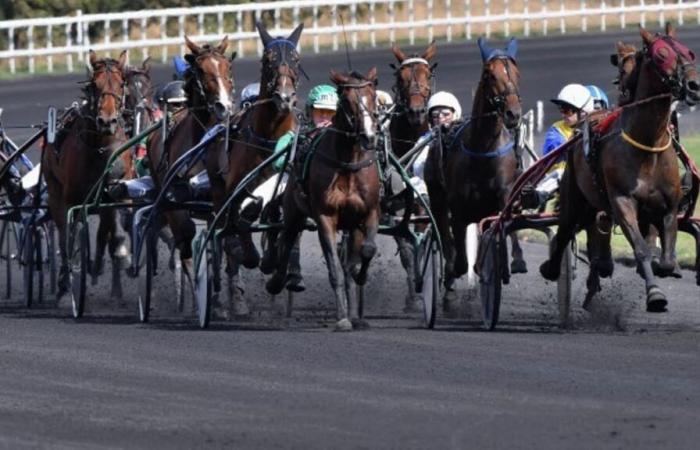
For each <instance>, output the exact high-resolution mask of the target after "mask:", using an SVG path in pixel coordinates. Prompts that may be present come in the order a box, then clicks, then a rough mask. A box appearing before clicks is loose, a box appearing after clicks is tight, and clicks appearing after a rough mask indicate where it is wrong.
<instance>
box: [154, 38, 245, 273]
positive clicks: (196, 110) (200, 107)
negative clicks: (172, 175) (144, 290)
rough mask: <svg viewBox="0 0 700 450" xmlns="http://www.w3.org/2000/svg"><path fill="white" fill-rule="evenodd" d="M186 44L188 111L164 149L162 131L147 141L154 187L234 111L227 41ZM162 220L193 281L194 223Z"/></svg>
mask: <svg viewBox="0 0 700 450" xmlns="http://www.w3.org/2000/svg"><path fill="white" fill-rule="evenodd" d="M185 44H186V45H187V48H188V49H189V50H190V53H188V54H187V55H185V59H186V60H187V62H188V63H189V65H190V68H189V70H188V71H187V73H186V74H185V88H184V89H185V92H186V94H187V108H186V109H184V110H182V111H180V112H179V113H177V114H176V115H175V117H174V119H173V122H174V123H172V124H171V125H172V126H171V127H170V129H169V130H168V134H167V136H166V138H165V145H163V144H162V143H161V142H162V139H163V134H162V130H159V131H156V132H154V133H153V134H152V135H151V137H150V138H149V140H148V155H149V168H150V171H151V174H152V176H153V180H154V182H155V183H156V185H160V184H161V183H162V182H163V179H162V177H163V176H164V175H165V173H166V172H167V169H168V167H169V166H170V165H171V164H172V163H174V162H175V161H176V160H177V159H178V158H179V157H180V156H182V154H183V153H184V152H186V151H187V150H189V149H190V148H192V147H194V146H195V145H196V144H197V143H198V142H199V141H200V140H201V139H202V137H203V136H204V133H205V132H206V131H207V130H208V129H209V128H211V127H212V126H214V125H215V124H216V123H218V122H219V121H221V120H224V119H226V118H228V117H229V116H230V114H231V112H232V109H233V101H232V94H233V81H232V77H231V61H232V60H233V58H235V53H234V54H233V55H232V56H231V58H230V59H229V58H228V57H227V56H226V55H225V52H226V48H227V47H228V37H224V38H223V39H222V40H221V41H220V42H219V44H218V45H216V46H210V45H204V46H199V45H197V44H195V43H194V42H192V41H191V40H189V39H188V38H187V37H185ZM202 170H204V165H203V164H201V163H200V164H197V165H195V166H194V167H193V168H192V169H191V170H190V171H189V173H188V174H187V176H192V175H194V174H196V173H198V172H200V171H202ZM183 182H185V181H184V180H183ZM165 217H166V220H167V222H168V225H169V226H170V229H171V231H172V233H173V237H174V239H175V245H176V246H177V248H178V250H179V251H180V258H181V259H182V267H183V270H185V272H186V274H187V275H188V276H190V279H192V278H191V273H192V272H191V268H192V239H194V235H195V231H196V230H195V225H194V222H193V221H192V219H191V218H190V213H189V211H182V210H174V211H168V212H166V213H165Z"/></svg>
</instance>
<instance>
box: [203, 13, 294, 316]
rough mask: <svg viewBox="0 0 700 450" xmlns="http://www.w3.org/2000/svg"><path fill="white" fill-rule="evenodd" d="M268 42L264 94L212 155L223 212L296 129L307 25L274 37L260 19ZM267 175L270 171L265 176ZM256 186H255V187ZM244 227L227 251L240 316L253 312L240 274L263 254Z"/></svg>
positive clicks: (216, 199) (234, 214)
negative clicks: (279, 142) (249, 176)
mask: <svg viewBox="0 0 700 450" xmlns="http://www.w3.org/2000/svg"><path fill="white" fill-rule="evenodd" d="M256 27H257V28H258V33H259V34H260V38H261V40H262V43H263V46H264V52H263V55H262V61H261V74H260V95H259V96H258V100H257V101H256V102H255V103H253V105H252V106H251V107H250V108H249V109H247V110H245V111H243V112H242V115H241V116H240V120H238V121H237V122H236V130H237V132H236V133H235V134H234V133H232V134H231V136H230V140H229V142H228V149H224V146H223V145H217V146H215V148H212V149H210V152H209V155H208V157H207V173H208V175H209V180H210V181H211V192H212V200H213V203H214V209H215V210H216V211H219V210H220V209H221V207H222V205H223V203H224V202H225V201H226V198H227V197H228V195H229V194H231V192H233V190H234V189H235V188H236V186H238V183H240V181H241V180H242V179H243V178H244V177H245V176H246V175H247V174H248V173H249V172H250V171H251V170H253V169H254V168H255V167H256V166H258V165H259V164H260V163H261V162H262V161H263V160H264V159H265V158H267V157H269V156H270V155H271V153H272V151H273V150H274V148H275V145H276V143H277V140H278V139H279V138H280V137H281V136H282V135H283V134H285V133H286V132H288V131H290V130H293V129H294V128H295V127H296V116H295V114H294V108H295V106H296V101H297V95H296V88H297V85H298V83H299V78H300V74H301V68H300V65H299V62H300V57H299V53H298V52H297V50H296V47H297V44H298V42H299V38H300V37H301V33H302V30H303V29H304V26H303V24H300V25H299V26H298V27H297V28H296V29H295V30H294V31H293V32H292V33H291V34H290V35H289V36H288V37H286V38H282V37H277V38H273V37H272V36H270V34H269V33H268V32H267V30H266V29H265V27H264V25H263V24H262V23H260V22H258V23H256ZM265 175H269V174H264V175H263V178H264V177H265ZM254 187H255V186H252V185H251V186H250V191H251V192H252V190H253V189H254ZM238 208H239V204H236V205H232V206H231V210H230V211H229V214H230V216H229V217H228V221H227V223H228V225H229V226H235V225H240V223H239V222H240V221H239V220H238V219H239V218H238ZM236 228H238V229H237V230H236V232H235V236H234V235H233V234H234V233H233V232H232V233H229V237H227V238H226V242H225V245H224V249H225V251H226V254H227V263H228V264H227V265H228V267H227V271H226V273H227V275H228V287H229V291H228V292H229V300H230V307H231V308H230V309H231V310H232V311H233V315H234V316H238V317H245V316H247V315H248V314H249V307H248V303H247V300H246V299H245V298H244V297H243V296H242V295H240V294H241V293H242V292H243V288H242V285H241V283H240V277H239V275H238V272H239V266H240V264H243V266H244V267H246V268H249V269H252V268H255V267H257V266H258V264H259V262H260V255H259V253H258V251H257V249H256V247H255V244H254V243H253V241H252V238H251V235H250V233H249V232H247V231H245V230H242V229H241V228H242V227H236Z"/></svg>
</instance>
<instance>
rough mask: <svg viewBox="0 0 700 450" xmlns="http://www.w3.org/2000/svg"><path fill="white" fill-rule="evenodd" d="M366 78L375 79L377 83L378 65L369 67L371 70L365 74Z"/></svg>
mask: <svg viewBox="0 0 700 450" xmlns="http://www.w3.org/2000/svg"><path fill="white" fill-rule="evenodd" d="M365 78H366V79H368V80H369V81H374V82H375V83H376V81H377V67H376V66H375V67H372V68H371V69H369V72H367V75H365Z"/></svg>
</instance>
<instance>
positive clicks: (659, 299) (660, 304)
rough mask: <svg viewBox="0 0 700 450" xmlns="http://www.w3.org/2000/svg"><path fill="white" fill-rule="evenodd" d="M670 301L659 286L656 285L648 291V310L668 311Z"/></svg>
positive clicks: (656, 311)
mask: <svg viewBox="0 0 700 450" xmlns="http://www.w3.org/2000/svg"><path fill="white" fill-rule="evenodd" d="M666 305H668V301H667V300H666V296H665V295H664V293H663V292H662V291H661V289H659V288H658V287H656V286H654V287H652V288H650V289H649V291H648V292H647V312H655V313H658V312H666Z"/></svg>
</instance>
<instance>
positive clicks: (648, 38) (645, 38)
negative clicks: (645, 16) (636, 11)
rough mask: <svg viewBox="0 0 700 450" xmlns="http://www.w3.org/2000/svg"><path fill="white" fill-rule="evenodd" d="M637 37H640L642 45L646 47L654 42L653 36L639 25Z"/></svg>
mask: <svg viewBox="0 0 700 450" xmlns="http://www.w3.org/2000/svg"><path fill="white" fill-rule="evenodd" d="M639 35H640V36H641V37H642V40H643V41H644V43H645V44H647V45H648V44H651V42H652V41H653V40H654V36H653V35H652V34H651V33H650V32H648V31H647V30H646V29H645V28H644V27H643V26H641V25H639Z"/></svg>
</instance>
